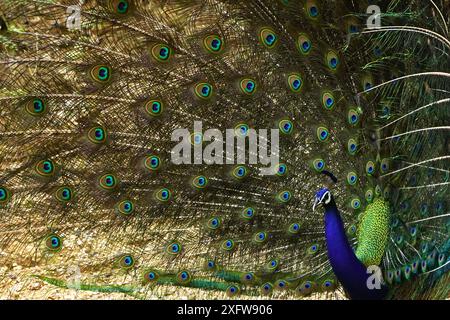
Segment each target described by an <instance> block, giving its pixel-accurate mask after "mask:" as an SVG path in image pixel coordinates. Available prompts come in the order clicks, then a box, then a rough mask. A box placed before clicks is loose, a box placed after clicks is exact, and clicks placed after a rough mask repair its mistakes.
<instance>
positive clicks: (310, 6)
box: [305, 0, 319, 20]
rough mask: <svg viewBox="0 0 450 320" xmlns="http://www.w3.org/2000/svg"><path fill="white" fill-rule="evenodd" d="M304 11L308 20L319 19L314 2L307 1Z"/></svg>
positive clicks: (311, 0)
mask: <svg viewBox="0 0 450 320" xmlns="http://www.w3.org/2000/svg"><path fill="white" fill-rule="evenodd" d="M305 10H306V13H307V15H308V17H309V18H311V19H313V20H315V19H317V18H318V17H319V7H318V6H317V3H316V1H314V0H307V1H306V6H305Z"/></svg>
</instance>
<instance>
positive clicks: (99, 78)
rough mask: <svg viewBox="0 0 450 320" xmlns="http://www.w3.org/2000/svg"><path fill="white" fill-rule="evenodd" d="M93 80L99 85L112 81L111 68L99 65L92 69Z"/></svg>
mask: <svg viewBox="0 0 450 320" xmlns="http://www.w3.org/2000/svg"><path fill="white" fill-rule="evenodd" d="M91 78H92V79H93V80H94V81H96V82H99V83H106V82H108V81H109V79H111V68H109V67H108V66H105V65H97V66H95V67H93V68H92V69H91Z"/></svg>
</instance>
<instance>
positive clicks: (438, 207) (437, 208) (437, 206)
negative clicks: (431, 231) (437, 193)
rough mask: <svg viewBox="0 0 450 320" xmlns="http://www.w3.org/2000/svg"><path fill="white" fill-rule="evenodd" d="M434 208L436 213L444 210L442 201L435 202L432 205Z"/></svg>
mask: <svg viewBox="0 0 450 320" xmlns="http://www.w3.org/2000/svg"><path fill="white" fill-rule="evenodd" d="M434 210H435V211H436V213H438V214H441V213H443V212H444V202H443V201H438V202H436V204H435V205H434Z"/></svg>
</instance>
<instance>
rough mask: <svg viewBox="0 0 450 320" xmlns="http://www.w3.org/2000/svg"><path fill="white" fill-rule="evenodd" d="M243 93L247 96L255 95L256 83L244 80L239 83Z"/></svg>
mask: <svg viewBox="0 0 450 320" xmlns="http://www.w3.org/2000/svg"><path fill="white" fill-rule="evenodd" d="M239 87H240V88H241V91H242V93H245V94H246V95H253V94H254V93H255V92H256V87H257V86H256V82H255V80H253V79H248V78H245V79H242V80H241V81H240V83H239Z"/></svg>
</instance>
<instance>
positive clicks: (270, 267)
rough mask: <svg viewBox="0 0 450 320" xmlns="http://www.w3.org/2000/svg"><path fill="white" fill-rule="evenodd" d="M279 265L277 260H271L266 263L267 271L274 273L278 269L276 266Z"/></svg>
mask: <svg viewBox="0 0 450 320" xmlns="http://www.w3.org/2000/svg"><path fill="white" fill-rule="evenodd" d="M279 265H280V262H279V261H278V260H277V259H272V260H270V261H269V262H267V265H266V267H267V270H269V271H275V270H277V269H278V266H279Z"/></svg>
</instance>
